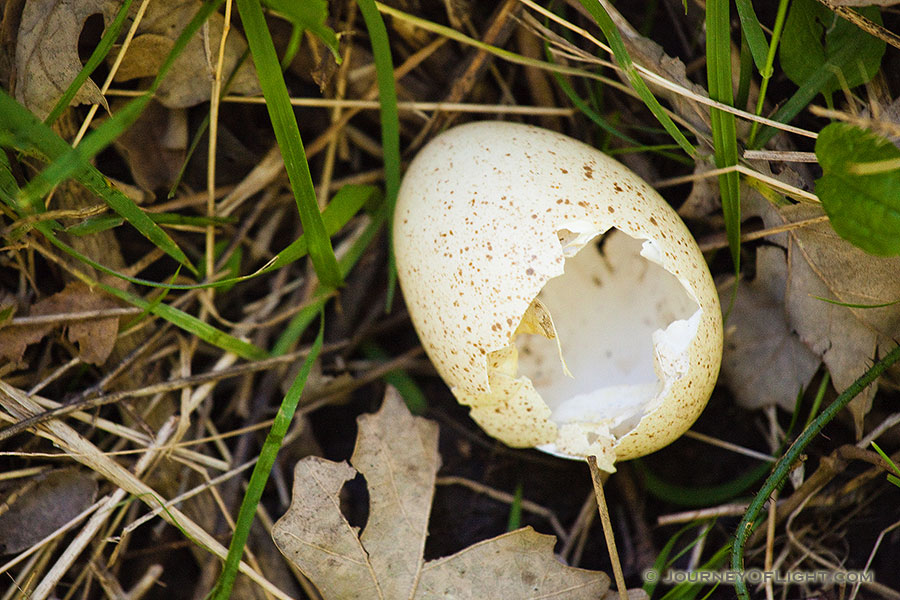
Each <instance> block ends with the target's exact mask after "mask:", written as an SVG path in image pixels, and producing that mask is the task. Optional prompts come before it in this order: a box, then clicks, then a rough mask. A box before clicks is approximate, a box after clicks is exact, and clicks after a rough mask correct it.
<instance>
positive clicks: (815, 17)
mask: <svg viewBox="0 0 900 600" xmlns="http://www.w3.org/2000/svg"><path fill="white" fill-rule="evenodd" d="M858 12H859V14H861V15H862V16H864V17H867V18H868V19H870V20H872V21H873V22H875V23H877V24H879V25H881V14H880V13H879V11H878V9H877V8H875V7H868V8H861V9H859V10H858ZM848 46H850V47H855V51H854V52H852V53H843V52H840V50H841V49H842V48H847V47H848ZM885 48H886V44H885V42H883V41H882V40H880V39H878V38H876V37H874V36H872V35H869V34H868V33H866V32H865V31H863V30H862V29H860V28H859V27H857V26H856V25H854V24H852V23H850V22H848V21H846V20H844V19H842V18H840V17H838V16H837V15H835V14H834V13H833V12H832V11H831V10H829V9H828V8H827V7H826V6H823V5H822V4H821V3H819V2H817V1H816V0H794V1H793V2H792V3H791V8H790V12H789V13H788V17H787V21H786V22H785V25H784V39H783V41H782V42H781V47H780V49H779V50H780V52H779V58H780V60H781V68H782V69H783V70H784V73H785V75H787V76H788V77H789V78H790V79H791V81H793V82H794V83H796V84H797V85H802V84H803V83H804V82H805V81H806V80H807V79H809V78H810V77H812V76H813V75H814V74H815V73H816V71H818V70H819V69H820V68H821V67H823V66H826V65H827V67H828V70H829V74H830V77H828V79H827V81H826V83H825V84H824V85H823V86H822V88H821V89H820V91H821V92H822V93H824V94H831V93H832V92H834V91H836V90H839V89H841V86H842V85H847V86H848V87H851V88H853V87H856V86H858V85H861V84H863V83H866V82H868V81H869V80H870V79H872V77H874V76H875V73H877V72H878V68H879V66H880V65H881V57H882V56H883V55H884V51H885ZM836 73H840V74H841V77H840V78H839V77H837V76H836ZM841 79H843V81H841Z"/></svg>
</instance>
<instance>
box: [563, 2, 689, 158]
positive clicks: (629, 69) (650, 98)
mask: <svg viewBox="0 0 900 600" xmlns="http://www.w3.org/2000/svg"><path fill="white" fill-rule="evenodd" d="M578 1H579V2H580V3H581V5H582V6H583V7H584V8H585V9H586V10H587V11H588V12H589V13H590V14H591V16H592V17H594V20H595V21H596V22H597V25H598V26H599V27H600V30H601V31H602V32H603V35H604V36H605V37H606V42H607V43H608V44H609V47H610V48H611V49H612V51H613V56H615V59H616V62H617V63H619V67H621V68H622V71H623V72H624V73H625V76H626V77H627V78H628V81H629V82H630V83H631V86H632V87H633V88H634V91H635V92H637V94H638V96H640V97H641V100H643V101H644V104H645V105H646V106H647V108H648V109H649V110H650V112H651V113H653V116H654V117H656V119H657V120H658V121H659V122H660V124H661V125H662V126H663V128H664V129H665V130H666V132H668V134H669V135H670V136H672V139H674V140H675V142H676V143H677V144H678V145H679V146H681V149H682V150H684V151H685V152H686V153H687V154H688V156H696V155H697V150H696V149H695V148H694V147H693V146H692V145H691V143H690V142H689V141H688V140H687V138H686V137H684V134H683V133H681V130H680V129H678V126H677V125H675V122H674V121H672V118H671V117H669V115H668V114H666V111H665V110H664V109H663V107H662V106H661V105H660V103H659V101H658V100H657V99H656V97H655V96H654V95H653V92H651V91H650V88H648V87H647V84H646V83H644V80H643V79H641V76H640V74H639V73H638V71H637V69H636V68H635V66H634V63H632V62H631V56H630V55H629V54H628V50H626V48H625V43H624V42H622V37H621V36H620V35H619V30H618V29H617V28H616V25H615V23H613V20H612V19H611V18H610V16H609V14H607V12H606V9H605V8H603V6H602V5H601V4H600V3H599V2H598V1H597V0H578Z"/></svg>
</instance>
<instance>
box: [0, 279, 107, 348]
mask: <svg viewBox="0 0 900 600" xmlns="http://www.w3.org/2000/svg"><path fill="white" fill-rule="evenodd" d="M118 306H119V304H118V303H117V302H116V300H115V299H114V298H113V297H112V296H109V295H107V294H103V293H101V292H99V291H94V290H91V289H90V288H88V286H87V285H85V284H83V283H81V282H77V281H76V282H72V283H69V284H68V285H67V286H66V287H65V288H64V289H63V291H61V292H59V293H57V294H54V295H52V296H50V297H48V298H44V299H43V300H40V301H39V302H36V303H35V304H34V305H33V306H32V307H31V309H30V310H29V311H28V316H30V317H35V316H44V315H60V316H61V318H60V320H58V321H53V322H49V323H29V324H22V325H16V324H12V325H7V326H5V327H3V328H2V329H0V356H2V357H4V358H7V359H9V360H11V361H13V362H19V361H21V360H22V356H23V355H24V354H25V349H26V348H27V347H28V345H29V344H35V343H37V342H39V341H41V340H42V339H43V338H44V337H45V336H46V335H47V334H49V333H50V332H51V331H53V330H54V329H56V328H58V327H59V326H60V325H61V324H63V323H65V319H64V316H65V315H66V314H69V313H78V312H87V311H96V310H103V309H108V308H117V307H118ZM20 315H21V313H20ZM67 330H68V337H69V341H71V342H73V343H76V344H78V349H79V356H80V357H81V360H83V361H84V362H86V363H90V364H94V365H102V364H103V363H104V362H106V359H107V358H109V354H110V353H111V352H112V349H113V346H114V345H115V343H116V336H117V334H118V332H119V318H118V317H105V318H99V319H85V320H79V321H72V322H69V323H68V327H67Z"/></svg>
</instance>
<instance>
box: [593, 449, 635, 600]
mask: <svg viewBox="0 0 900 600" xmlns="http://www.w3.org/2000/svg"><path fill="white" fill-rule="evenodd" d="M587 463H588V468H589V469H590V470H591V481H592V482H593V483H594V494H595V495H596V496H597V509H598V510H599V511H600V523H602V524H603V535H604V536H605V537H606V548H607V549H608V550H609V560H610V562H612V570H613V576H614V577H615V579H616V589H617V590H618V591H619V598H628V586H626V585H625V574H624V573H623V572H622V563H621V561H620V560H619V551H618V550H617V549H616V538H615V535H614V534H613V528H612V522H611V521H610V520H609V508H608V507H607V506H606V495H605V494H604V493H603V482H604V480H605V479H606V478H608V477H609V473H603V472H601V471H600V467H598V466H597V457H596V456H588V457H587Z"/></svg>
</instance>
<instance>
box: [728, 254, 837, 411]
mask: <svg viewBox="0 0 900 600" xmlns="http://www.w3.org/2000/svg"><path fill="white" fill-rule="evenodd" d="M786 283H787V259H786V256H785V251H784V250H783V249H781V248H777V247H774V246H762V247H760V248H759V249H758V250H757V251H756V277H755V278H754V279H753V281H751V282H749V283H747V282H744V281H742V282H741V283H740V285H739V286H738V291H737V296H736V298H735V301H734V307H733V309H732V310H731V313H730V315H729V316H728V321H727V323H726V327H725V349H724V353H723V355H722V377H723V378H724V380H725V382H726V384H727V385H728V387H729V389H731V391H732V393H733V394H734V396H735V399H736V400H737V402H738V404H740V405H741V406H743V407H744V408H748V409H756V408H762V407H764V406H770V405H773V404H774V405H778V406H780V407H781V408H783V409H784V410H786V411H788V412H793V410H794V406H795V405H796V403H797V394H798V393H799V392H800V391H801V390H803V389H805V388H806V386H808V385H809V382H810V381H811V380H812V378H813V375H815V374H816V371H817V370H818V369H819V363H820V362H821V361H820V360H819V357H818V356H817V355H816V354H815V353H813V351H812V350H810V349H809V348H808V347H807V346H806V345H805V344H804V343H803V342H802V341H800V338H799V336H797V334H796V332H794V331H793V330H792V329H791V326H790V325H789V324H788V320H787V313H786V309H785V305H784V293H785V288H786ZM733 288H734V279H733V278H732V279H731V280H729V281H727V282H724V283H723V284H720V285H719V296H720V297H721V298H723V299H726V298H730V297H731V294H732V290H733ZM722 309H723V312H726V311H727V310H728V303H727V301H726V302H723V305H722Z"/></svg>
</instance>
